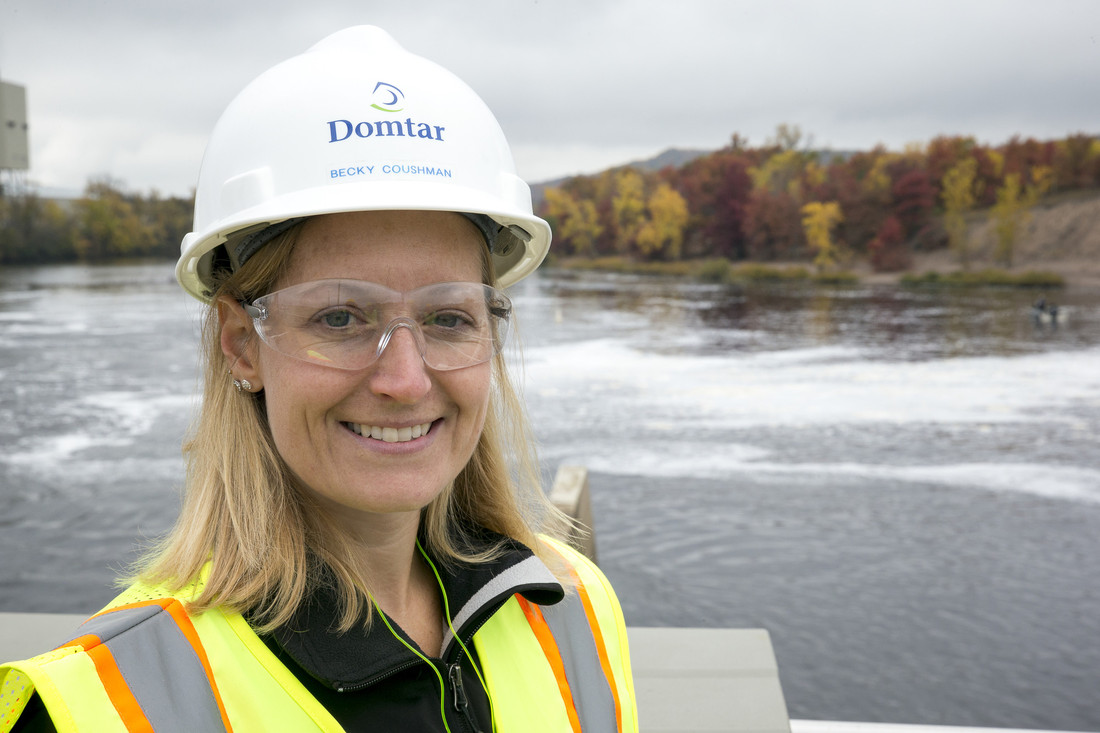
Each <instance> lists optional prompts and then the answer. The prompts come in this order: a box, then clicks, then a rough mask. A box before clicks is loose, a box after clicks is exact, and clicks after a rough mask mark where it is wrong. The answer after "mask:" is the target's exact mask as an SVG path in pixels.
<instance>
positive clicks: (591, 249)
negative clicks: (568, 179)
mask: <svg viewBox="0 0 1100 733" xmlns="http://www.w3.org/2000/svg"><path fill="white" fill-rule="evenodd" d="M545 195H546V214H547V216H548V217H550V218H551V219H553V221H554V224H555V225H556V227H555V228H556V230H557V235H558V236H559V237H560V238H561V240H562V242H564V243H566V244H568V245H569V246H570V247H571V248H572V250H573V254H577V255H587V256H591V255H593V254H595V251H596V240H597V239H599V237H600V235H601V234H603V226H601V225H600V217H599V215H598V214H597V213H596V205H595V204H594V203H593V202H592V201H589V200H587V199H585V200H584V201H580V202H578V201H577V200H576V199H575V198H574V197H573V196H572V195H571V194H570V193H569V192H568V191H563V190H562V189H560V188H548V189H546V194H545Z"/></svg>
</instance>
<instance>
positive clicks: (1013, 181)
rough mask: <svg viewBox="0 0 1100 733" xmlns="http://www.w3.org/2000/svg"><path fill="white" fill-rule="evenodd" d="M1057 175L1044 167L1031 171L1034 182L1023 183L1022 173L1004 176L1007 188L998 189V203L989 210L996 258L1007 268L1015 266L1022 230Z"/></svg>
mask: <svg viewBox="0 0 1100 733" xmlns="http://www.w3.org/2000/svg"><path fill="white" fill-rule="evenodd" d="M1053 176H1054V172H1053V170H1052V169H1050V168H1048V167H1045V166H1037V167H1035V168H1032V169H1031V182H1030V183H1028V184H1027V185H1026V186H1022V185H1021V183H1020V174H1019V173H1009V174H1008V175H1007V176H1005V182H1004V185H1003V186H1002V187H1001V188H1000V189H998V190H997V203H996V204H995V205H994V206H993V208H992V209H991V211H990V214H989V216H990V218H991V219H992V220H993V229H994V231H995V232H996V235H997V246H996V250H995V252H994V256H995V257H996V259H997V261H998V262H1000V263H1001V264H1003V265H1005V266H1006V267H1012V257H1013V254H1014V251H1015V248H1016V240H1017V238H1018V237H1019V233H1020V230H1021V229H1023V228H1024V227H1025V226H1027V223H1028V221H1029V220H1030V219H1031V208H1032V207H1033V206H1035V204H1036V203H1038V202H1039V199H1040V198H1042V196H1043V194H1045V193H1046V192H1047V191H1048V190H1049V189H1050V186H1051V183H1052V182H1053Z"/></svg>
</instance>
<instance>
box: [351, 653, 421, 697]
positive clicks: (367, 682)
mask: <svg viewBox="0 0 1100 733" xmlns="http://www.w3.org/2000/svg"><path fill="white" fill-rule="evenodd" d="M418 664H423V662H421V661H420V660H419V659H417V660H416V661H414V662H406V663H405V664H402V665H401V666H399V667H394V668H393V669H387V670H386V671H385V672H383V673H382V674H377V675H375V676H374V677H371V678H370V679H368V680H365V681H363V682H359V683H357V684H354V685H338V686H335V687H334V688H333V689H335V690H336V691H337V692H358V691H359V690H362V689H363V688H365V687H370V686H371V685H373V684H374V683H375V682H380V681H382V680H384V679H386V678H387V677H389V676H391V675H395V674H397V673H398V672H404V671H405V670H406V669H411V668H412V667H415V666H416V665H418Z"/></svg>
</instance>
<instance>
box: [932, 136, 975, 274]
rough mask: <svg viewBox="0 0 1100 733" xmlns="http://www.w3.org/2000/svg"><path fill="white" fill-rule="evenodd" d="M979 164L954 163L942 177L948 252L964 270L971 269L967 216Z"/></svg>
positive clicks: (972, 201) (973, 196)
mask: <svg viewBox="0 0 1100 733" xmlns="http://www.w3.org/2000/svg"><path fill="white" fill-rule="evenodd" d="M977 170H978V163H977V161H976V160H974V159H973V158H965V159H963V160H962V161H960V162H958V163H956V164H955V165H954V166H953V167H952V168H951V169H950V170H948V171H947V173H945V174H944V176H943V185H942V194H941V195H942V197H943V219H944V228H945V229H946V230H947V238H948V241H949V242H950V246H951V249H953V250H954V251H955V254H956V256H957V257H958V258H959V262H960V263H962V266H963V268H964V269H965V268H967V267H969V266H970V242H969V237H968V236H967V223H966V214H967V212H968V211H970V209H972V208H974V202H975V200H976V196H975V195H974V176H975V175H976V173H977Z"/></svg>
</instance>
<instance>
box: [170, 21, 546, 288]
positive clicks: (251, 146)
mask: <svg viewBox="0 0 1100 733" xmlns="http://www.w3.org/2000/svg"><path fill="white" fill-rule="evenodd" d="M385 209H407V210H432V211H454V212H459V213H465V214H467V215H469V217H470V219H471V220H472V221H474V222H475V223H476V224H478V226H479V228H480V229H481V230H482V232H483V233H484V234H485V235H486V239H487V241H488V242H489V246H490V248H491V250H492V252H493V267H494V270H495V272H496V277H497V282H498V284H499V285H500V286H501V287H504V286H507V285H511V284H513V283H515V282H517V281H518V280H520V279H521V278H523V277H525V276H527V275H528V274H530V273H531V272H533V271H534V270H535V268H536V267H538V265H539V263H540V262H542V260H543V258H544V257H545V256H546V252H547V250H548V249H549V247H550V226H549V225H548V224H547V223H546V222H545V221H543V220H542V219H540V218H538V217H537V216H534V214H533V213H532V209H531V190H530V188H528V186H527V184H526V183H524V182H523V181H522V180H520V178H519V177H518V176H517V175H516V172H515V164H514V162H513V161H512V153H511V150H510V149H509V147H508V142H507V141H506V140H505V139H504V133H503V131H502V130H501V129H500V125H499V124H498V123H497V121H496V118H495V117H494V116H493V113H492V112H490V111H489V108H488V107H486V106H485V103H484V102H483V101H482V100H481V98H480V97H478V95H477V94H476V93H475V92H474V91H473V90H472V89H470V87H469V86H467V85H466V84H465V83H464V82H462V81H461V80H460V79H458V78H457V77H456V76H454V75H453V74H452V73H450V72H449V71H447V70H446V69H443V68H442V67H440V66H438V65H437V64H434V63H432V62H431V61H428V60H426V59H424V58H421V57H420V56H416V55H414V54H410V53H408V52H407V51H405V50H404V49H403V48H401V46H399V45H398V44H397V43H396V42H395V41H394V40H393V39H392V38H391V37H390V36H389V35H388V34H387V33H386V32H385V31H383V30H381V29H379V28H375V27H372V26H358V27H354V28H348V29H346V30H343V31H339V32H338V33H335V34H333V35H331V36H329V37H327V38H325V39H324V40H323V41H321V42H320V43H318V44H317V45H315V46H314V47H313V48H311V49H309V50H308V51H306V52H305V53H303V54H301V55H300V56H295V57H294V58H291V59H289V60H287V61H284V62H283V63H281V64H279V65H277V66H275V67H273V68H272V69H269V70H268V71H267V72H265V73H264V74H262V75H260V76H259V77H258V78H257V79H256V80H255V81H253V82H252V83H251V84H249V85H248V86H247V87H245V89H244V90H243V91H242V92H241V93H240V94H239V95H237V97H236V98H235V99H234V100H233V101H232V102H231V103H230V105H229V107H228V108H227V109H226V111H225V112H224V114H223V115H222V117H221V119H220V120H219V121H218V123H217V125H216V126H215V128H214V131H213V133H212V134H211V137H210V142H209V143H208V145H207V148H206V154H205V156H204V157H203V161H202V168H201V170H200V172H199V182H198V187H197V189H196V192H195V221H194V231H192V232H190V233H189V234H187V236H185V237H184V238H183V245H182V247H181V256H180V260H179V263H178V264H177V265H176V279H178V280H179V282H180V285H182V286H183V289H184V290H186V291H187V292H188V293H190V294H191V295H193V296H195V297H196V298H198V299H199V300H209V298H210V296H211V292H210V291H211V288H212V283H213V274H214V272H215V271H216V270H217V269H218V268H223V267H228V268H235V267H237V266H239V265H240V264H241V263H242V262H243V261H244V259H246V258H247V257H248V256H251V253H252V252H254V251H255V250H256V249H258V248H259V247H260V246H262V245H263V243H265V242H266V241H268V240H270V239H271V237H272V236H273V235H274V234H277V233H278V232H279V231H280V230H285V229H286V228H288V227H289V226H290V225H292V224H293V223H295V222H296V221H298V220H300V219H302V218H305V217H309V216H313V215H316V214H330V213H337V212H345V211H373V210H385Z"/></svg>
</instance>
